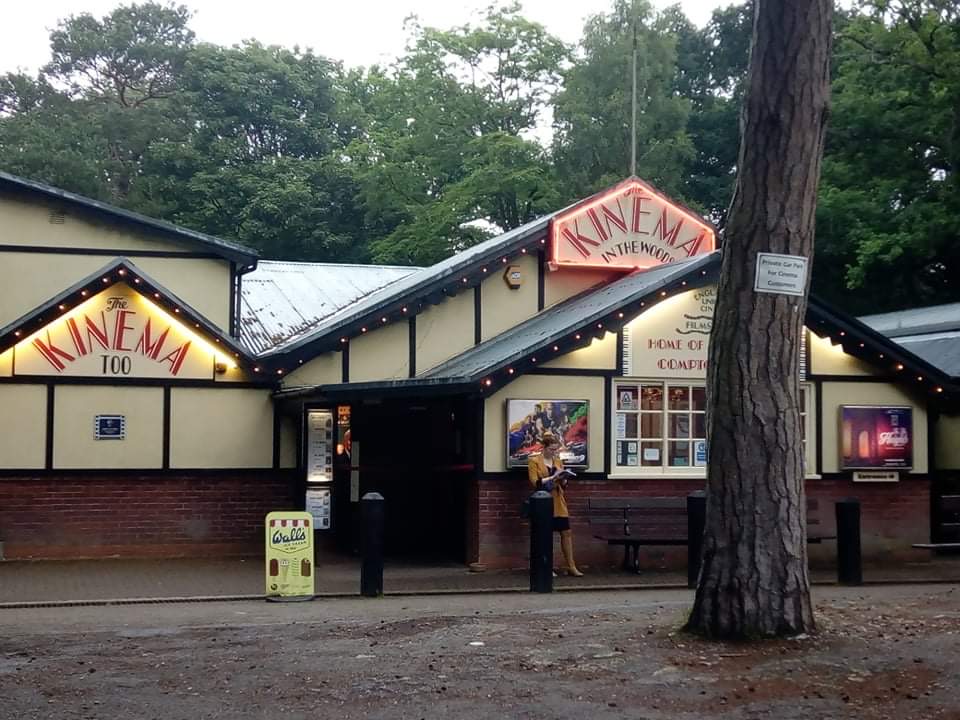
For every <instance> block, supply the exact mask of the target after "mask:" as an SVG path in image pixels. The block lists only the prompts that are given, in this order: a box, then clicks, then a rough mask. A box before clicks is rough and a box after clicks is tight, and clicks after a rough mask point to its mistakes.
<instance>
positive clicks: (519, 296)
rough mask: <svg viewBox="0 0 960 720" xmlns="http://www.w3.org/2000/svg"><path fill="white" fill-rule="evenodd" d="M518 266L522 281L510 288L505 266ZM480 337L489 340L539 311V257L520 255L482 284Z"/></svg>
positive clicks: (498, 268)
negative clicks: (516, 286)
mask: <svg viewBox="0 0 960 720" xmlns="http://www.w3.org/2000/svg"><path fill="white" fill-rule="evenodd" d="M513 266H516V267H518V268H519V269H520V272H521V273H522V276H523V284H522V285H521V286H520V287H518V288H517V289H516V290H513V289H511V288H510V287H509V286H508V285H507V283H506V281H505V280H504V279H503V274H504V271H505V270H506V268H508V267H513ZM480 307H481V312H480V339H481V340H489V339H490V338H492V337H494V336H496V335H499V334H500V333H502V332H503V331H504V330H507V329H508V328H511V327H513V326H514V325H519V324H520V323H522V322H523V321H524V320H526V319H528V318H531V317H533V316H534V315H536V314H537V258H536V257H531V256H530V255H521V256H520V257H519V258H517V259H516V260H514V261H512V262H510V263H508V264H507V265H502V266H497V268H496V272H494V273H493V274H492V275H491V277H489V278H487V279H486V280H484V281H483V283H482V284H481V286H480Z"/></svg>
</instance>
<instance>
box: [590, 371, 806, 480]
mask: <svg viewBox="0 0 960 720" xmlns="http://www.w3.org/2000/svg"><path fill="white" fill-rule="evenodd" d="M611 385H612V396H611V397H610V398H609V406H608V407H609V412H610V413H611V422H610V425H609V427H610V437H609V438H607V443H608V446H609V450H610V458H611V461H610V477H612V478H628V479H629V478H645V479H650V478H660V479H663V478H676V479H699V478H705V477H706V475H707V471H706V467H697V466H696V465H693V464H692V463H693V458H691V464H690V465H680V466H670V465H666V464H663V465H660V466H657V467H649V466H647V467H644V466H643V465H641V464H638V465H636V466H629V465H618V464H617V461H618V455H617V440H618V439H620V440H622V438H618V437H617V413H618V412H621V411H620V410H618V404H617V401H618V397H619V394H618V390H619V388H620V386H621V385H635V386H643V385H660V386H661V387H662V388H663V389H664V402H663V409H662V410H660V413H661V414H662V418H663V420H662V423H661V427H662V430H661V438H660V439H659V441H660V453H661V458H662V459H663V460H664V461H666V460H667V459H668V455H667V453H668V449H669V448H668V445H667V443H668V442H669V437H668V434H669V416H670V410H669V409H668V407H667V406H668V399H667V392H666V391H667V388H668V387H670V386H671V385H672V386H678V385H680V386H683V385H686V386H688V387H691V388H692V387H705V386H706V381H705V380H702V379H699V380H698V379H690V378H632V377H618V378H614V379H613V382H612V383H611ZM800 387H801V388H802V389H803V391H804V407H803V408H801V411H800V421H801V422H802V423H803V427H804V435H805V437H804V441H803V442H804V471H805V477H807V478H811V479H815V478H818V477H820V476H819V475H817V474H816V457H817V447H816V421H817V418H816V391H817V388H816V385H814V384H813V383H810V382H803V381H801V383H800ZM640 404H641V399H640V397H639V393H638V397H637V405H638V409H637V410H636V411H635V412H636V413H637V423H638V435H639V426H640V414H641V412H642V411H641V410H640V409H639V408H640ZM689 407H690V409H689V410H687V411H685V412H687V413H690V414H692V413H694V412H696V411H694V410H693V402H692V396H691V402H690V406H689ZM691 425H692V423H691ZM690 434H691V437H690V440H691V444H692V442H693V440H694V438H693V428H692V426H691V429H690ZM636 442H637V443H638V447H637V450H638V455H640V459H638V463H641V462H642V445H641V444H640V443H641V442H642V441H641V439H640V438H639V437H637V438H636ZM691 451H692V448H691Z"/></svg>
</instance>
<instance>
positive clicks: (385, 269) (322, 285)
mask: <svg viewBox="0 0 960 720" xmlns="http://www.w3.org/2000/svg"><path fill="white" fill-rule="evenodd" d="M418 270H420V268H417V267H398V266H390V265H339V264H329V263H303V262H282V261H272V260H261V261H260V263H259V264H258V265H257V269H256V270H254V271H253V272H252V273H250V274H248V275H245V276H244V277H243V281H242V282H241V285H240V296H241V301H240V340H241V341H242V342H243V344H244V345H245V346H246V347H248V348H249V349H250V350H252V351H253V352H255V353H263V352H266V351H268V350H271V349H272V348H275V347H276V346H277V345H280V344H281V343H287V342H292V341H294V340H296V339H297V338H299V337H301V336H302V335H304V334H305V333H309V332H311V331H313V330H315V329H316V328H317V326H318V325H319V324H320V323H322V322H323V321H324V320H326V319H327V318H329V317H331V316H332V315H334V314H336V313H337V312H339V311H341V310H343V309H344V308H348V307H350V306H352V305H355V304H356V303H357V301H358V300H360V299H362V298H364V297H366V296H367V295H370V294H371V293H373V292H376V291H377V290H380V289H381V288H383V287H386V286H389V285H391V284H392V283H396V282H397V281H398V280H400V279H402V278H405V277H407V276H408V275H410V274H411V273H416V272H417V271H418Z"/></svg>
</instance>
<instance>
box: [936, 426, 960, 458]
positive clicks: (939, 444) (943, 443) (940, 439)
mask: <svg viewBox="0 0 960 720" xmlns="http://www.w3.org/2000/svg"><path fill="white" fill-rule="evenodd" d="M934 446H935V450H934V452H935V453H936V454H935V455H934V460H935V462H936V465H937V469H938V470H960V415H941V416H940V417H939V418H937V425H936V435H935V436H934Z"/></svg>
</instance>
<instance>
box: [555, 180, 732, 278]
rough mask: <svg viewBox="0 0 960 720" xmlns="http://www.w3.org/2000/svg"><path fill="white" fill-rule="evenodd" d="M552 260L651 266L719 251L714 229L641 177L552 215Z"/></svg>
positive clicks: (574, 263)
mask: <svg viewBox="0 0 960 720" xmlns="http://www.w3.org/2000/svg"><path fill="white" fill-rule="evenodd" d="M550 237H551V249H552V253H551V261H552V263H553V264H554V265H563V266H576V267H612V268H617V267H620V268H649V267H653V266H656V265H663V264H666V263H672V262H677V261H679V260H687V259H689V258H692V257H694V256H696V255H702V254H704V253H708V252H711V251H713V249H714V247H715V245H716V239H715V237H714V234H713V230H712V229H711V228H710V227H709V226H708V225H707V224H706V223H705V222H704V221H703V220H702V219H700V218H698V217H697V216H696V215H694V214H692V213H690V212H688V211H686V210H682V209H681V208H678V207H677V206H675V205H673V204H671V203H670V202H669V201H668V200H666V199H665V198H664V197H663V196H661V195H660V194H659V193H657V192H655V191H654V190H652V189H651V188H649V187H647V185H645V184H644V183H643V182H641V181H640V180H637V179H636V178H631V179H629V180H626V181H624V182H622V183H620V184H619V185H616V186H615V187H613V188H611V189H610V190H609V191H608V192H605V193H603V194H602V195H599V196H597V197H594V198H591V199H590V200H588V201H586V202H584V203H581V204H579V205H577V206H575V207H573V208H571V209H570V210H568V211H566V212H564V213H562V214H561V215H558V216H557V217H555V218H554V219H553V220H552V221H551V227H550Z"/></svg>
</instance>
